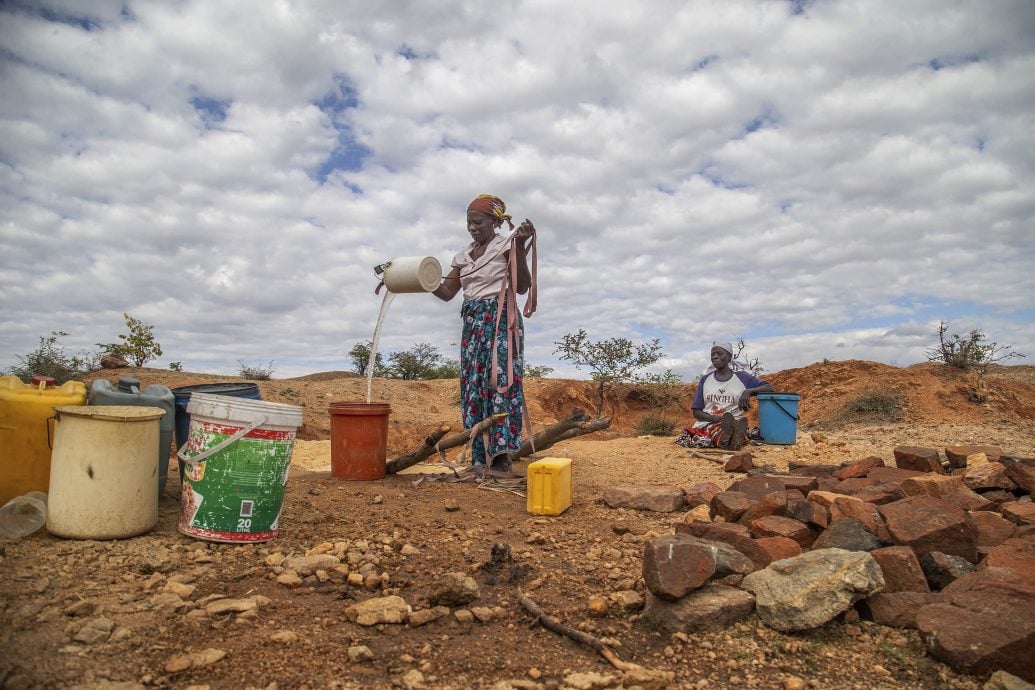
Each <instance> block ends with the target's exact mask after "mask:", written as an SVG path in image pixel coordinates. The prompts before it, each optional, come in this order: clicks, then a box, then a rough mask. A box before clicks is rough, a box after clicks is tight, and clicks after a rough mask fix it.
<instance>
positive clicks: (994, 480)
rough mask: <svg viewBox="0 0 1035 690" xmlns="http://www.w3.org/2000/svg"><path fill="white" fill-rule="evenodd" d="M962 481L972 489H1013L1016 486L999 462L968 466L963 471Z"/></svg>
mask: <svg viewBox="0 0 1035 690" xmlns="http://www.w3.org/2000/svg"><path fill="white" fill-rule="evenodd" d="M963 483H964V484H966V485H967V486H968V487H969V488H971V489H973V490H974V491H982V490H985V489H1005V490H1006V491H1013V490H1014V489H1016V488H1017V484H1015V483H1014V481H1013V480H1012V479H1010V477H1008V476H1007V475H1006V466H1005V465H1003V464H1002V463H999V462H987V463H985V464H984V465H975V466H974V467H968V468H967V469H966V471H965V472H964V473H963Z"/></svg>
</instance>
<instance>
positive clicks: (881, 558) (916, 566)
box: [870, 546, 931, 593]
mask: <svg viewBox="0 0 1035 690" xmlns="http://www.w3.org/2000/svg"><path fill="white" fill-rule="evenodd" d="M870 555H871V556H873V558H874V560H876V561H877V565H879V566H880V570H881V572H882V573H883V574H884V591H885V592H889V593H891V592H930V591H931V587H930V585H928V584H927V578H926V577H925V576H924V571H923V569H922V568H921V567H920V560H919V559H918V558H917V557H916V554H915V553H914V552H913V549H911V548H910V547H908V546H886V547H884V548H882V549H874V550H873V551H870Z"/></svg>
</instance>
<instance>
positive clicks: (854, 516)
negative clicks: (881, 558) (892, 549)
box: [830, 496, 891, 544]
mask: <svg viewBox="0 0 1035 690" xmlns="http://www.w3.org/2000/svg"><path fill="white" fill-rule="evenodd" d="M846 519H849V520H858V521H859V523H860V524H862V526H863V527H864V528H865V529H866V531H867V532H869V533H870V534H872V535H873V536H875V537H877V539H879V540H881V541H882V542H885V543H889V544H890V543H891V535H890V534H888V528H887V527H885V526H884V520H883V518H881V516H880V511H879V510H878V509H877V505H876V504H874V503H867V502H866V501H861V500H859V499H858V498H856V497H854V496H841V497H839V498H836V499H834V502H833V505H831V506H830V521H831V522H834V521H835V520H846Z"/></svg>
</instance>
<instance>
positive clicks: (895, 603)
mask: <svg viewBox="0 0 1035 690" xmlns="http://www.w3.org/2000/svg"><path fill="white" fill-rule="evenodd" d="M870 553H871V554H872V553H873V552H872V551H871V552H870ZM950 600H951V595H948V594H944V593H942V592H938V593H934V592H878V593H877V594H871V595H870V596H869V597H868V598H867V599H865V600H864V601H863V602H861V603H860V608H861V609H862V613H863V615H864V616H865V617H867V618H869V619H870V620H872V621H873V622H874V623H879V624H880V625H890V626H891V627H894V628H913V629H915V628H916V614H917V612H918V611H919V610H920V608H921V607H923V606H927V605H928V604H939V603H948V602H949V601H950Z"/></svg>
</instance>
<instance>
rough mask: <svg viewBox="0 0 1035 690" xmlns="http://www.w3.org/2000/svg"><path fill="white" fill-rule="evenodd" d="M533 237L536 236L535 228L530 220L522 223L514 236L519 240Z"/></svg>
mask: <svg viewBox="0 0 1035 690" xmlns="http://www.w3.org/2000/svg"><path fill="white" fill-rule="evenodd" d="M533 235H535V226H534V225H532V221H530V220H529V219H528V218H525V220H524V221H522V223H521V225H519V226H518V227H517V230H516V231H515V232H514V236H515V237H517V238H518V239H519V240H527V239H528V238H529V237H532V236H533Z"/></svg>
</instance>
